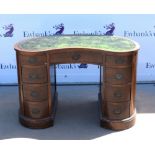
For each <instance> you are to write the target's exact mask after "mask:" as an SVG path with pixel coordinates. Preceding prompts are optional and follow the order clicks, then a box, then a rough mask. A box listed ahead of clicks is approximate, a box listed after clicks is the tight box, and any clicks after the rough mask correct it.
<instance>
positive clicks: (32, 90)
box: [23, 84, 48, 101]
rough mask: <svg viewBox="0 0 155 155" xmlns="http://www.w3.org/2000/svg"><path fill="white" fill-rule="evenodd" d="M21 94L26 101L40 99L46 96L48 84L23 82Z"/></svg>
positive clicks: (44, 98)
mask: <svg viewBox="0 0 155 155" xmlns="http://www.w3.org/2000/svg"><path fill="white" fill-rule="evenodd" d="M23 96H24V99H25V100H27V101H42V100H46V99H47V98H48V86H47V85H46V84H40V85H39V84H38V85H35V84H31V85H30V84H24V85H23Z"/></svg>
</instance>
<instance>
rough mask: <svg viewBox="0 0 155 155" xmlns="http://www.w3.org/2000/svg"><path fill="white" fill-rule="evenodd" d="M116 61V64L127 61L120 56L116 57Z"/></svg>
mask: <svg viewBox="0 0 155 155" xmlns="http://www.w3.org/2000/svg"><path fill="white" fill-rule="evenodd" d="M115 63H116V64H123V63H125V60H124V58H121V57H119V58H116V59H115Z"/></svg>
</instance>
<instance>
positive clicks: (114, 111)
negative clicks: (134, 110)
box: [113, 108, 121, 115]
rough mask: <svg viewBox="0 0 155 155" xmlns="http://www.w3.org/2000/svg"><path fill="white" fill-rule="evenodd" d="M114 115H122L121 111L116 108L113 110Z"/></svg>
mask: <svg viewBox="0 0 155 155" xmlns="http://www.w3.org/2000/svg"><path fill="white" fill-rule="evenodd" d="M113 113H114V114H116V115H120V114H121V109H119V108H116V109H114V110H113Z"/></svg>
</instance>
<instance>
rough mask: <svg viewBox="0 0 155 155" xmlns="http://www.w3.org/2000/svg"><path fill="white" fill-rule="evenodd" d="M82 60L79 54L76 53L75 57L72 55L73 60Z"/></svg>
mask: <svg viewBox="0 0 155 155" xmlns="http://www.w3.org/2000/svg"><path fill="white" fill-rule="evenodd" d="M80 58H81V55H80V54H79V53H74V54H73V55H72V59H73V60H79V59H80Z"/></svg>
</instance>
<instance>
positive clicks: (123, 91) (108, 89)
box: [104, 84, 131, 102]
mask: <svg viewBox="0 0 155 155" xmlns="http://www.w3.org/2000/svg"><path fill="white" fill-rule="evenodd" d="M130 91H131V86H130V85H123V86H117V85H115V86H111V85H107V84H106V85H105V96H104V97H105V100H106V101H111V102H120V101H129V100H130V94H131V92H130Z"/></svg>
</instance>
